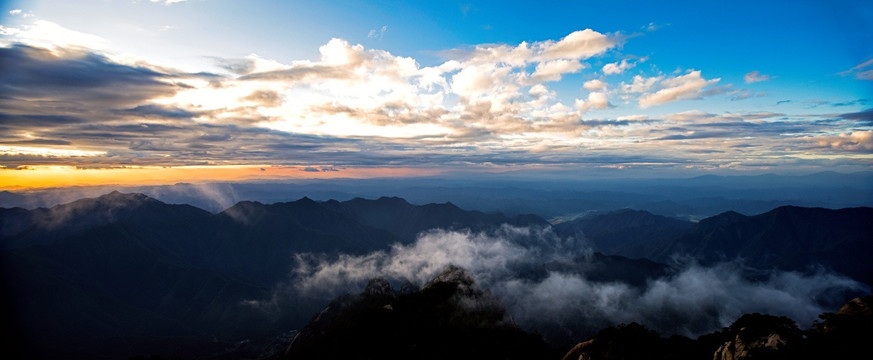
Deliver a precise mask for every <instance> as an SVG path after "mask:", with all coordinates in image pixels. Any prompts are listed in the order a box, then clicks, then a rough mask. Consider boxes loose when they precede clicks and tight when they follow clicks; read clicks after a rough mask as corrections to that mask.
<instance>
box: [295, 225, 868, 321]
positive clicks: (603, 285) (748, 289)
mask: <svg viewBox="0 0 873 360" xmlns="http://www.w3.org/2000/svg"><path fill="white" fill-rule="evenodd" d="M521 244H524V245H521ZM298 264H299V267H297V268H296V270H295V272H294V275H295V279H296V280H295V281H294V282H293V283H292V284H291V286H290V288H293V289H294V290H295V291H294V292H292V293H291V294H289V295H290V296H298V295H299V294H304V295H306V296H319V297H324V298H326V299H329V298H332V297H334V296H338V295H342V294H344V293H355V292H359V291H361V289H362V288H363V286H364V284H366V282H367V281H368V280H369V279H372V278H375V277H380V276H381V277H385V278H387V279H388V280H391V281H394V282H395V283H397V282H400V281H402V280H404V279H406V280H410V281H412V282H414V283H418V284H419V285H421V284H425V283H426V282H427V281H429V280H430V279H432V278H433V277H434V276H436V275H437V274H439V272H440V271H442V270H443V269H445V268H446V266H448V265H455V266H460V267H462V268H465V269H466V270H467V271H468V272H469V273H470V274H471V275H472V277H473V278H474V280H475V281H476V284H477V285H479V286H481V287H483V288H486V289H489V290H490V291H492V292H493V294H495V295H496V296H498V297H499V298H500V300H501V302H503V304H505V306H506V307H507V309H508V310H509V312H510V314H511V315H512V316H513V318H514V319H516V321H518V322H519V324H520V325H521V326H522V327H525V328H526V329H528V330H531V329H537V327H538V326H541V325H548V326H555V325H565V326H568V327H569V328H571V329H577V330H579V329H580V328H581V329H585V327H587V326H590V327H593V328H591V329H587V330H588V331H596V330H598V329H599V328H601V327H603V326H608V325H614V324H618V323H622V322H625V323H626V322H631V321H635V322H640V323H642V324H645V325H646V326H647V327H650V328H654V329H655V330H657V331H659V332H663V333H665V334H674V333H679V334H682V335H685V336H697V335H700V334H702V333H708V332H711V331H714V330H718V329H720V328H721V327H723V326H727V325H729V324H730V323H731V322H733V321H734V320H736V319H737V318H738V317H739V316H740V315H742V314H744V313H750V312H763V313H771V314H776V315H784V316H788V317H790V318H792V319H794V320H795V321H798V322H799V323H800V324H801V326H809V325H811V323H812V322H813V321H814V320H816V317H817V316H818V314H820V313H822V312H824V311H825V309H823V308H822V307H821V305H819V304H817V303H816V300H815V299H816V298H817V297H818V296H820V295H822V294H824V293H826V292H827V291H833V290H835V289H838V290H849V289H852V290H860V289H863V288H864V286H863V285H861V284H859V283H857V282H855V281H853V280H851V279H848V278H845V277H842V276H839V275H836V274H831V273H827V272H824V271H819V272H816V273H812V274H805V275H802V274H800V273H795V272H782V271H766V272H759V276H757V277H758V278H757V279H756V280H751V279H749V278H748V277H747V276H744V275H743V273H744V271H747V270H748V269H746V268H744V267H743V265H742V264H741V263H738V262H730V263H721V264H716V265H713V266H709V267H705V266H700V265H697V264H694V263H691V264H686V265H684V266H681V267H678V268H675V269H673V271H671V272H670V274H669V275H663V276H660V277H654V276H653V278H652V279H651V280H650V281H648V282H647V283H646V284H644V285H642V286H634V285H631V284H628V283H625V282H622V281H612V282H601V281H594V280H591V279H590V278H588V277H587V276H586V273H585V271H584V270H580V269H585V268H587V267H589V266H591V265H592V264H596V260H594V258H593V257H592V256H591V250H590V249H589V248H587V247H586V246H584V242H583V241H581V240H578V239H573V238H561V237H559V236H557V235H555V234H554V233H553V232H552V231H551V229H550V228H545V229H536V228H516V227H511V226H503V227H502V228H500V229H498V230H497V231H495V232H494V233H471V232H463V231H461V232H459V231H445V230H439V229H436V230H431V231H428V232H424V233H422V234H420V235H419V237H418V239H417V240H416V242H415V243H413V244H409V245H395V246H393V247H392V248H391V249H390V250H389V251H387V252H382V251H379V252H374V253H370V254H367V255H360V256H352V255H341V256H339V258H337V259H335V260H330V261H327V260H319V259H318V258H317V257H311V256H307V255H303V256H300V257H298ZM547 264H552V265H554V266H553V267H552V269H549V267H548V265H547ZM539 269H543V270H544V271H543V273H542V275H536V274H537V272H536V270H539ZM545 269H549V270H545ZM532 270H533V271H532ZM688 309H705V310H706V311H688ZM604 324H605V325H604Z"/></svg>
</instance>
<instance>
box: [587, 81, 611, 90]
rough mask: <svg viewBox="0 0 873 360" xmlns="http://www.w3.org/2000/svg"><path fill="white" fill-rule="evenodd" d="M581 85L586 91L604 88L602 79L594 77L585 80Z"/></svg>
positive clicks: (604, 84)
mask: <svg viewBox="0 0 873 360" xmlns="http://www.w3.org/2000/svg"><path fill="white" fill-rule="evenodd" d="M582 87H583V88H585V90H588V91H600V90H604V89H606V83H605V82H603V81H602V80H598V79H594V80H588V81H586V82H585V83H584V84H582Z"/></svg>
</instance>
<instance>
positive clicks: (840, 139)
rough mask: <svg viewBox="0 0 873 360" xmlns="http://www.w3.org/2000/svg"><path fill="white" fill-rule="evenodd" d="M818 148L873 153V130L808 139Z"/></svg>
mask: <svg viewBox="0 0 873 360" xmlns="http://www.w3.org/2000/svg"><path fill="white" fill-rule="evenodd" d="M806 139H808V140H810V141H814V142H815V143H816V144H817V145H818V146H820V147H825V148H831V149H835V150H844V151H861V152H869V151H873V130H861V131H853V132H849V133H843V134H838V135H822V136H813V137H807V138H806Z"/></svg>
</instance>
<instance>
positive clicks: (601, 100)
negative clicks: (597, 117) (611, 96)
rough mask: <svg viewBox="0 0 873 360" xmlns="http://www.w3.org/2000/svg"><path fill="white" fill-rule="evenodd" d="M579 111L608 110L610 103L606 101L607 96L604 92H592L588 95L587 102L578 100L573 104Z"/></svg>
mask: <svg viewBox="0 0 873 360" xmlns="http://www.w3.org/2000/svg"><path fill="white" fill-rule="evenodd" d="M573 105H574V106H575V107H576V108H577V109H579V111H583V112H584V111H588V110H590V109H606V108H608V107H609V106H610V105H609V101H607V100H606V94H605V93H602V92H591V93H589V94H588V99H587V100H582V99H576V102H575V103H574V104H573Z"/></svg>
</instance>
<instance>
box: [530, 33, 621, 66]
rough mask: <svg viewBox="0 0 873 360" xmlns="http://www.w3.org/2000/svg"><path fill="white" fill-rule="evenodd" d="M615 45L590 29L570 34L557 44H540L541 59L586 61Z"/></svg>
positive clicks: (612, 41)
mask: <svg viewBox="0 0 873 360" xmlns="http://www.w3.org/2000/svg"><path fill="white" fill-rule="evenodd" d="M616 45H617V43H616V41H615V40H613V39H610V38H609V37H607V36H606V35H604V34H601V33H599V32H597V31H594V30H591V29H585V30H579V31H574V32H572V33H570V35H567V36H565V37H564V38H563V39H561V40H560V41H558V42H551V41H547V42H544V43H542V44H541V46H542V48H543V51H542V55H541V56H542V58H543V59H544V60H549V59H587V58H590V57H592V56H595V55H599V54H602V53H604V52H606V50H609V49H611V48H613V47H615V46H616Z"/></svg>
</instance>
